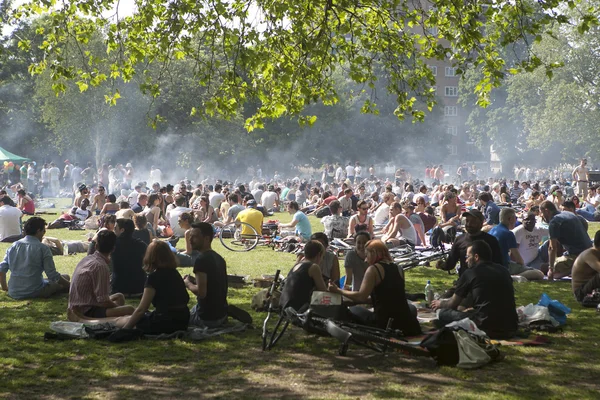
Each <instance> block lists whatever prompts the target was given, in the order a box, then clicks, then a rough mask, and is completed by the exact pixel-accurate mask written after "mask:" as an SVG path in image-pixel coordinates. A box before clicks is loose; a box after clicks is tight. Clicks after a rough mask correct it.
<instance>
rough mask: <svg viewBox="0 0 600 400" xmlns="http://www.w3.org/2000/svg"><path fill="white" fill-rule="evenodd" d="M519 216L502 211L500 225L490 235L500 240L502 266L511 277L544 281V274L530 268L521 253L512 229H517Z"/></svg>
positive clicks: (513, 211)
mask: <svg viewBox="0 0 600 400" xmlns="http://www.w3.org/2000/svg"><path fill="white" fill-rule="evenodd" d="M516 222H517V214H516V212H515V210H514V209H512V208H509V207H505V208H503V209H502V211H500V223H499V224H498V225H496V226H494V227H493V228H492V229H491V230H490V235H492V236H494V237H495V238H496V239H497V240H498V244H499V245H500V251H501V252H502V265H504V266H505V267H507V268H508V272H510V274H511V275H519V276H522V277H524V278H526V279H528V280H530V281H532V280H542V279H544V273H543V272H541V271H539V270H537V269H533V268H531V267H528V266H526V265H525V261H524V260H523V257H522V256H521V253H520V252H519V245H518V244H517V239H516V238H515V234H514V233H512V232H511V229H514V228H515V225H516Z"/></svg>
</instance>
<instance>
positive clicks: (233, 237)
mask: <svg viewBox="0 0 600 400" xmlns="http://www.w3.org/2000/svg"><path fill="white" fill-rule="evenodd" d="M260 238H262V236H261V235H259V234H258V232H256V229H254V228H253V227H252V225H250V224H247V223H245V222H233V223H231V224H227V225H225V226H224V227H223V228H221V232H220V233H219V240H220V241H221V244H222V245H223V247H225V248H226V249H227V250H231V251H238V252H242V251H250V250H252V249H254V248H255V247H256V245H258V241H259V239H260Z"/></svg>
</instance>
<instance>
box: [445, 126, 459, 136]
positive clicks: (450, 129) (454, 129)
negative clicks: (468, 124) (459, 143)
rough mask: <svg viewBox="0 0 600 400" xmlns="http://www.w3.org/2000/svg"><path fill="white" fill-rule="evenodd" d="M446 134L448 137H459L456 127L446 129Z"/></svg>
mask: <svg viewBox="0 0 600 400" xmlns="http://www.w3.org/2000/svg"><path fill="white" fill-rule="evenodd" d="M446 133H447V134H448V135H452V136H456V135H458V128H457V127H456V126H453V125H449V126H447V127H446Z"/></svg>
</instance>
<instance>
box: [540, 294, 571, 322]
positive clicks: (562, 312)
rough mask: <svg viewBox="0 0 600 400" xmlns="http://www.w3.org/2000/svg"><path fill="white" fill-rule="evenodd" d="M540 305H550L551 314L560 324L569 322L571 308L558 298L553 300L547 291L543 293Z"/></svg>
mask: <svg viewBox="0 0 600 400" xmlns="http://www.w3.org/2000/svg"><path fill="white" fill-rule="evenodd" d="M538 306H544V307H548V311H550V316H551V317H552V318H554V319H555V320H556V321H557V322H558V323H559V324H560V325H564V324H566V323H567V314H570V313H571V309H570V308H569V307H567V306H565V305H564V304H563V303H561V302H560V301H558V300H552V299H551V298H550V296H548V295H547V294H546V293H543V294H542V297H540V301H539V302H538Z"/></svg>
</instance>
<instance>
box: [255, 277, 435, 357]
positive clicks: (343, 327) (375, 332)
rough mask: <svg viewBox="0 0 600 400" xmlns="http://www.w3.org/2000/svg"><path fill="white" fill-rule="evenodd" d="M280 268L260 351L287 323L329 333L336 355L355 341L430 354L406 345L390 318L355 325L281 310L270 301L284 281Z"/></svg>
mask: <svg viewBox="0 0 600 400" xmlns="http://www.w3.org/2000/svg"><path fill="white" fill-rule="evenodd" d="M280 274H281V271H280V270H277V272H276V273H275V277H274V279H273V282H272V284H271V286H270V288H269V290H268V292H267V296H266V302H267V316H266V318H265V320H264V322H263V330H262V350H263V351H267V350H271V349H272V348H273V347H274V346H275V345H276V344H277V342H279V340H280V339H281V338H282V336H283V334H284V333H285V332H286V330H287V329H288V327H289V325H290V324H293V325H296V326H298V327H301V328H302V329H304V330H305V331H307V332H309V333H315V334H319V335H323V336H330V337H333V338H335V339H337V340H338V341H339V342H340V343H341V344H340V348H339V350H338V354H340V355H341V356H345V355H346V354H347V352H348V348H349V346H350V344H356V345H359V346H362V347H366V348H368V349H371V350H374V351H377V352H381V353H383V352H385V351H387V350H388V349H395V350H399V351H401V352H403V353H405V354H409V355H415V356H429V355H430V354H429V352H428V351H427V350H425V349H422V348H420V347H417V346H413V345H411V344H409V343H408V342H407V341H406V339H404V338H402V332H401V331H399V330H395V329H391V328H390V327H391V325H392V322H393V320H392V319H390V320H389V321H388V328H387V329H379V328H375V327H370V326H365V325H360V324H355V323H351V322H345V321H335V320H333V319H331V318H323V317H321V316H318V315H315V313H314V312H313V310H311V309H308V310H307V311H306V312H302V313H298V312H297V311H296V310H294V309H293V308H291V307H288V308H287V309H285V310H283V311H282V310H281V308H280V307H278V306H275V305H274V304H273V293H274V292H275V290H277V289H281V288H282V287H283V284H284V281H283V280H282V279H280V276H281V275H280ZM273 313H278V314H279V318H278V320H277V322H276V323H275V326H274V327H273V329H272V330H269V321H270V319H271V317H272V315H273Z"/></svg>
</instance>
